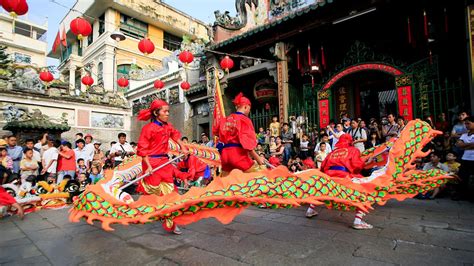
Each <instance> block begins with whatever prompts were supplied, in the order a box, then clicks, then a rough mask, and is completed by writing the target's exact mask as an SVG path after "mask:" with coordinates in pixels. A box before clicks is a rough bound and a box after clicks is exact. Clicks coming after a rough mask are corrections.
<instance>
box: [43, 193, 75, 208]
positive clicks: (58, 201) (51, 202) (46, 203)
mask: <svg viewBox="0 0 474 266" xmlns="http://www.w3.org/2000/svg"><path fill="white" fill-rule="evenodd" d="M40 197H41V199H42V201H41V206H43V207H44V208H56V207H62V206H65V205H66V203H67V199H68V198H69V193H65V192H63V193H55V194H43V195H40Z"/></svg>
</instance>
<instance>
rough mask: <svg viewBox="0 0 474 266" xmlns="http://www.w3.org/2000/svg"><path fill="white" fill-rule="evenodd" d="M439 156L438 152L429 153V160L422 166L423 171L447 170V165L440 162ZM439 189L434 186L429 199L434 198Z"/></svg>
mask: <svg viewBox="0 0 474 266" xmlns="http://www.w3.org/2000/svg"><path fill="white" fill-rule="evenodd" d="M440 160H441V156H440V155H439V154H438V153H434V152H433V153H431V155H430V162H428V163H426V164H425V166H423V171H427V170H431V169H439V170H442V171H445V172H447V173H448V172H449V168H448V166H447V165H445V164H444V163H441V162H440ZM440 191H441V188H435V189H434V190H433V192H432V194H431V196H430V198H431V199H434V198H436V196H437V195H438V194H439V192H440Z"/></svg>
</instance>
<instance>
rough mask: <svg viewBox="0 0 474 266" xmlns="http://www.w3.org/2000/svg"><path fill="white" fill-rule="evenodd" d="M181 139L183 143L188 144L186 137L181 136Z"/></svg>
mask: <svg viewBox="0 0 474 266" xmlns="http://www.w3.org/2000/svg"><path fill="white" fill-rule="evenodd" d="M181 141H182V142H183V143H184V144H188V143H189V140H188V137H182V138H181Z"/></svg>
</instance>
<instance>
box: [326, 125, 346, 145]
mask: <svg viewBox="0 0 474 266" xmlns="http://www.w3.org/2000/svg"><path fill="white" fill-rule="evenodd" d="M328 131H329V132H330V133H331V134H332V143H331V150H334V148H335V147H336V143H337V142H338V141H339V138H340V137H341V136H342V135H343V134H344V128H343V126H342V124H337V125H336V128H335V129H332V128H331V127H328Z"/></svg>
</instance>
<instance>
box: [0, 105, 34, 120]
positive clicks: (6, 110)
mask: <svg viewBox="0 0 474 266" xmlns="http://www.w3.org/2000/svg"><path fill="white" fill-rule="evenodd" d="M2 109H3V118H4V119H5V121H7V122H12V121H20V120H23V118H24V117H25V115H28V110H27V109H25V108H18V107H17V106H15V105H7V106H5V107H3V108H2Z"/></svg>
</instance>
